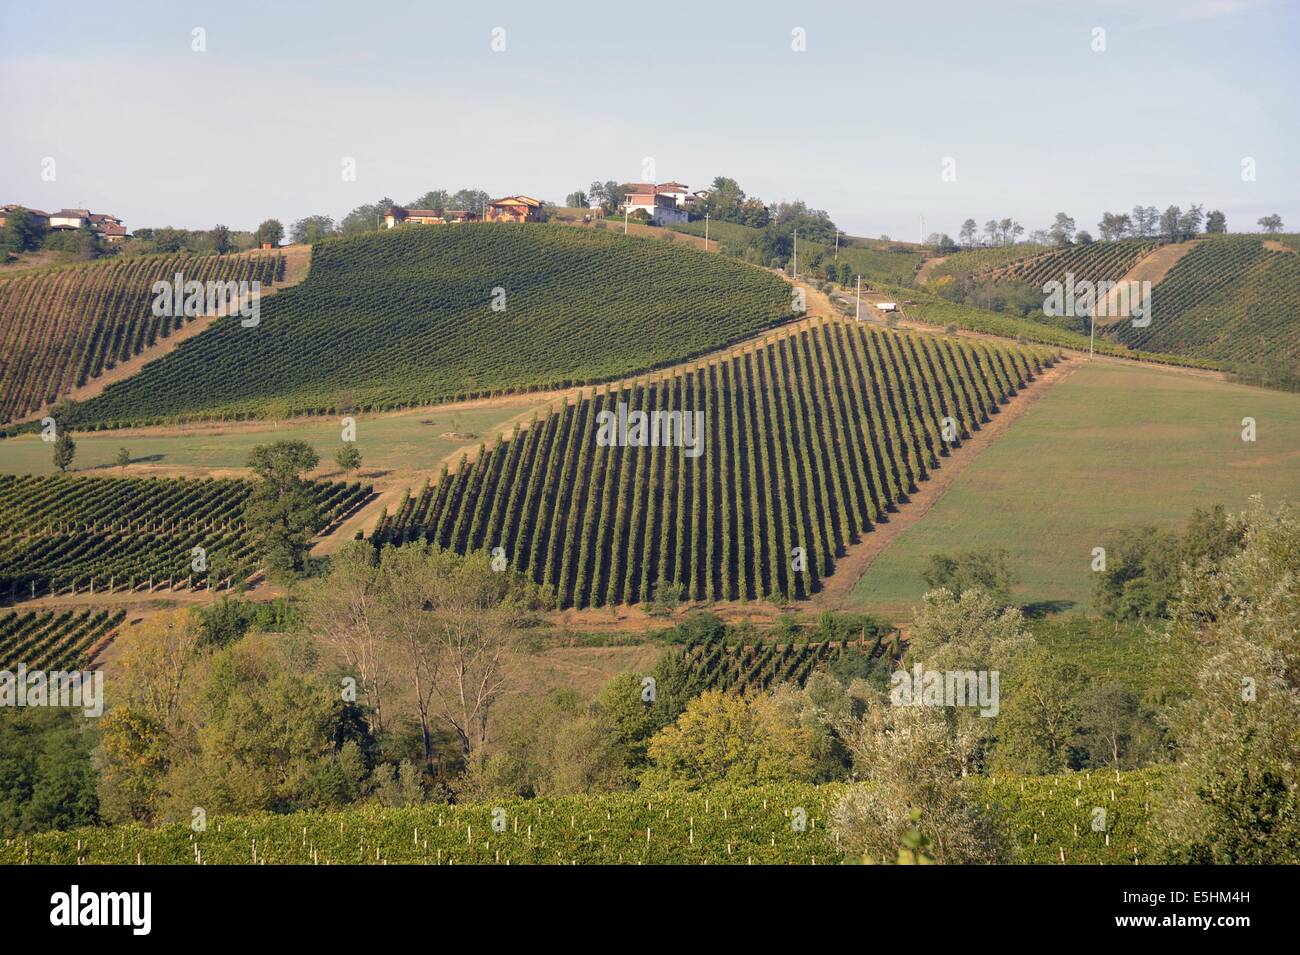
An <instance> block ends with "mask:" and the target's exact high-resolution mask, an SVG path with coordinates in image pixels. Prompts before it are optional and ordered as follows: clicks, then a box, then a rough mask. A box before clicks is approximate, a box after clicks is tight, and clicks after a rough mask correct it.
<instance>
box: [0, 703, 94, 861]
mask: <svg viewBox="0 0 1300 955" xmlns="http://www.w3.org/2000/svg"><path fill="white" fill-rule="evenodd" d="M90 751H91V733H90V727H89V721H87V720H85V719H83V718H82V717H81V715H80V714H79V713H70V712H68V711H66V710H59V709H45V708H38V709H22V710H15V709H12V708H10V707H3V708H0V835H3V836H4V837H5V838H6V839H9V838H12V837H14V836H15V835H17V834H19V833H29V832H40V831H44V830H50V829H70V828H72V827H74V826H86V825H92V824H94V823H96V822H98V820H99V799H98V797H97V796H96V794H95V774H94V770H93V769H92V768H91V762H90Z"/></svg>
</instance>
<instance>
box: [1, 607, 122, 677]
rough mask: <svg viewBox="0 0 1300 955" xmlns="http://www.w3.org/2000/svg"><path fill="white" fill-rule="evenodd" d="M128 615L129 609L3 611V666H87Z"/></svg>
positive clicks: (68, 667)
mask: <svg viewBox="0 0 1300 955" xmlns="http://www.w3.org/2000/svg"><path fill="white" fill-rule="evenodd" d="M124 619H126V611H124V610H118V611H116V612H113V613H110V612H109V611H107V610H80V611H73V610H64V611H54V610H42V611H36V612H34V613H19V612H17V611H13V610H11V611H9V612H8V613H5V614H0V670H9V671H11V672H12V671H13V670H14V669H15V668H16V667H17V666H18V664H19V663H25V664H26V665H27V668H28V669H29V670H71V669H78V668H80V667H83V666H85V665H86V664H87V663H89V662H90V660H91V659H92V658H93V656H94V653H95V651H96V650H97V649H98V648H99V647H100V646H101V645H102V644H104V643H107V642H108V640H109V638H110V637H111V636H112V635H113V633H114V631H115V630H116V629H117V628H118V627H119V626H121V624H122V621H123V620H124Z"/></svg>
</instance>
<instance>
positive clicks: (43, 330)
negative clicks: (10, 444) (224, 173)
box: [0, 253, 284, 423]
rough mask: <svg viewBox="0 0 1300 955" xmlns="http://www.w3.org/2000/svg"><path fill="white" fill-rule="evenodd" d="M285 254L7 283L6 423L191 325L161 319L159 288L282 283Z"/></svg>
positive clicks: (117, 262)
mask: <svg viewBox="0 0 1300 955" xmlns="http://www.w3.org/2000/svg"><path fill="white" fill-rule="evenodd" d="M283 268H284V258H283V256H281V255H279V254H278V253H267V254H257V255H249V256H230V255H228V256H217V255H163V256H137V257H133V258H124V259H114V260H111V261H108V262H103V263H94V264H89V265H79V266H72V267H68V268H60V269H51V270H48V271H43V272H35V273H31V274H25V275H18V276H14V277H12V278H0V423H5V422H9V421H13V420H15V419H18V418H22V417H23V416H24V415H27V414H29V413H31V412H33V411H36V410H37V409H39V408H41V407H43V406H45V405H47V404H50V403H52V402H54V401H56V400H57V399H58V398H59V397H60V396H61V395H64V394H67V393H68V392H69V391H71V390H72V389H73V388H78V387H80V386H82V385H84V384H86V383H87V382H88V381H90V379H92V378H97V377H99V375H101V374H102V373H103V372H104V371H105V370H107V369H112V368H113V367H115V366H116V365H117V363H118V362H122V361H126V360H127V359H129V358H132V357H133V356H135V355H138V354H140V353H141V352H144V351H147V350H148V349H149V348H151V347H153V346H154V345H155V344H156V343H157V342H158V340H159V339H163V338H167V337H168V336H169V335H170V334H171V333H172V332H173V331H175V330H177V329H178V328H180V327H182V325H183V324H184V323H185V322H186V321H187V320H188V319H186V318H185V317H183V316H177V317H171V318H160V317H158V316H155V315H154V314H153V307H152V306H153V301H154V297H155V296H154V293H153V291H152V288H153V285H154V283H155V282H157V281H160V280H163V281H167V282H169V283H170V282H172V281H173V279H174V277H175V276H176V274H177V273H180V274H182V275H183V276H184V279H185V281H189V280H196V281H200V282H207V281H209V280H211V281H222V282H227V281H234V282H239V281H247V282H250V283H251V282H253V281H258V282H260V283H261V284H262V286H264V287H269V286H270V285H271V284H272V283H273V282H275V281H276V280H278V279H279V278H281V277H282V274H283Z"/></svg>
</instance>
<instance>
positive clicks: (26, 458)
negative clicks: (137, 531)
mask: <svg viewBox="0 0 1300 955" xmlns="http://www.w3.org/2000/svg"><path fill="white" fill-rule="evenodd" d="M544 406H545V404H544V402H539V400H538V398H537V397H536V396H532V397H529V396H528V395H520V396H519V397H518V398H514V399H507V400H503V401H499V402H491V403H489V404H487V405H480V406H470V407H461V408H449V407H439V408H434V409H425V410H412V411H407V412H400V413H396V414H386V415H377V416H367V415H358V416H357V448H358V449H359V450H360V451H361V455H362V465H361V469H362V471H364V472H370V471H373V470H376V469H378V470H393V469H403V470H407V469H409V470H421V471H422V470H428V471H433V470H436V469H437V468H438V467H439V466H440V464H441V462H442V461H443V459H444V458H446V457H447V456H448V455H450V454H451V453H452V452H454V451H455V450H456V449H458V448H461V447H464V446H465V445H467V444H474V443H476V442H477V441H478V440H479V439H478V438H477V437H468V435H482V436H490V435H491V434H492V429H493V428H495V427H499V426H500V425H501V423H502V422H504V421H507V420H509V419H510V418H512V417H514V416H515V415H520V414H525V413H527V412H528V411H529V410H530V409H533V408H537V407H544ZM425 422H431V423H429V424H426V423H425ZM449 433H452V434H457V435H461V437H443V435H444V434H449ZM74 437H75V439H76V442H77V458H76V461H75V462H74V470H76V471H78V472H82V471H97V472H98V473H112V474H116V473H118V470H117V468H116V467H115V466H114V463H113V461H114V458H115V457H116V455H117V450H118V448H123V447H124V448H126V449H127V450H128V451H129V452H130V453H131V459H132V462H133V463H134V465H137V466H150V467H177V468H202V469H222V468H242V467H243V466H244V464H245V462H246V461H247V460H248V453H249V451H251V450H252V449H253V447H254V446H256V445H259V444H267V443H268V442H271V441H282V440H284V441H287V440H297V441H306V442H307V443H309V444H310V445H311V446H312V447H313V448H315V449H316V453H317V454H319V455H320V458H321V468H322V471H326V472H328V471H330V470H335V469H336V468H335V465H334V452H335V451H337V450H338V447H339V443H340V427H339V424H338V421H337V420H328V421H322V420H321V419H301V420H295V421H289V422H284V423H280V424H278V425H272V424H271V423H269V422H268V423H265V424H261V423H259V424H258V425H256V426H254V427H250V426H249V425H236V424H233V423H232V424H230V425H227V426H224V427H223V426H220V425H212V426H211V427H210V428H199V429H196V430H193V431H191V432H189V433H187V434H170V433H167V432H166V431H162V430H161V429H159V430H146V431H141V432H119V431H114V432H100V433H96V432H88V433H84V434H75V435H74ZM53 473H54V463H53V451H52V446H51V445H49V444H46V443H45V442H44V441H42V440H41V439H40V438H39V437H38V436H36V435H33V434H25V435H21V436H19V437H13V438H7V439H5V440H3V441H0V474H53ZM127 473H134V474H138V473H139V471H138V470H137V469H136V468H132V469H131V470H129V471H128V472H127Z"/></svg>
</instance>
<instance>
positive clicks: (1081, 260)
mask: <svg viewBox="0 0 1300 955" xmlns="http://www.w3.org/2000/svg"><path fill="white" fill-rule="evenodd" d="M1156 245H1157V243H1156V242H1154V241H1152V240H1150V239H1120V240H1118V241H1116V242H1090V243H1088V244H1086V245H1069V246H1066V247H1065V248H1063V249H1054V250H1052V251H1050V252H1044V253H1042V254H1040V255H1035V256H1031V257H1030V258H1026V259H1021V260H1019V261H1017V262H1013V263H1011V264H1010V265H1007V266H1005V267H1003V268H1000V269H994V270H993V271H992V272H990V273H989V275H990V277H991V278H992V279H994V280H995V281H999V282H1024V283H1025V284H1026V285H1031V286H1034V287H1035V288H1037V287H1039V286H1042V285H1044V284H1046V283H1047V282H1051V281H1056V282H1064V281H1065V277H1066V275H1067V274H1071V275H1073V276H1074V279H1075V281H1076V282H1081V281H1085V280H1086V281H1089V282H1115V281H1118V280H1119V279H1120V278H1122V277H1123V276H1124V274H1125V273H1126V272H1128V270H1129V269H1131V268H1132V267H1133V266H1134V264H1135V263H1136V262H1137V260H1138V259H1140V258H1142V256H1144V255H1146V254H1147V253H1148V252H1150V251H1151V250H1152V249H1154V248H1155V247H1156ZM1013 248H1014V247H1013Z"/></svg>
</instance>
